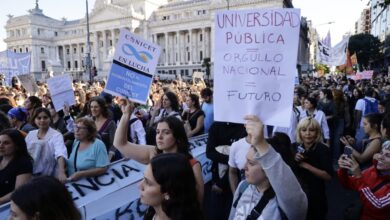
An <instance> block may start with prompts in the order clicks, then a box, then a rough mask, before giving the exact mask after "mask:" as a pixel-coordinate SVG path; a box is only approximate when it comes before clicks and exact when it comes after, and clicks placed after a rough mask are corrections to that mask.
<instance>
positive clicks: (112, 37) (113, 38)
mask: <svg viewBox="0 0 390 220" xmlns="http://www.w3.org/2000/svg"><path fill="white" fill-rule="evenodd" d="M111 40H112V47H113V48H115V29H112V30H111Z"/></svg>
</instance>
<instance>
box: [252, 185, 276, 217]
mask: <svg viewBox="0 0 390 220" xmlns="http://www.w3.org/2000/svg"><path fill="white" fill-rule="evenodd" d="M274 197H275V192H274V190H273V189H272V187H270V188H268V189H267V190H265V191H264V194H263V196H262V197H261V199H260V201H259V202H258V203H257V205H256V206H255V207H254V208H253V209H252V211H251V213H250V214H249V215H248V216H247V217H246V219H247V220H256V219H258V218H259V217H260V215H261V213H262V212H263V210H264V208H265V206H266V205H267V204H268V202H269V200H271V199H272V198H274Z"/></svg>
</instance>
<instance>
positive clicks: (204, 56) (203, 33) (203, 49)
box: [202, 28, 206, 59]
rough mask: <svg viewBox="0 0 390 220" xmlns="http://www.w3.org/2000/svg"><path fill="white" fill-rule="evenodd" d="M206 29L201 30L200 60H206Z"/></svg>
mask: <svg viewBox="0 0 390 220" xmlns="http://www.w3.org/2000/svg"><path fill="white" fill-rule="evenodd" d="M205 33H206V28H202V55H203V57H202V59H204V58H206V35H205Z"/></svg>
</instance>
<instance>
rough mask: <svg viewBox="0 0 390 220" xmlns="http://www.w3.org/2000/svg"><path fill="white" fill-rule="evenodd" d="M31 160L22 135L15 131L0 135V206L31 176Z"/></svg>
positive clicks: (11, 130)
mask: <svg viewBox="0 0 390 220" xmlns="http://www.w3.org/2000/svg"><path fill="white" fill-rule="evenodd" d="M32 169H33V165H32V159H31V157H30V155H29V154H28V151H27V146H26V142H25V140H24V137H23V135H22V134H21V133H20V132H19V131H18V130H16V129H6V130H4V131H2V132H1V133H0V205H1V204H3V203H6V202H9V201H10V198H11V194H12V192H13V191H14V190H15V189H16V188H18V187H19V186H21V185H23V184H25V183H27V182H28V181H29V180H30V178H31V176H32Z"/></svg>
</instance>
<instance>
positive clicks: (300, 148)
mask: <svg viewBox="0 0 390 220" xmlns="http://www.w3.org/2000/svg"><path fill="white" fill-rule="evenodd" d="M297 153H300V154H304V153H305V149H304V148H303V147H301V146H298V148H297Z"/></svg>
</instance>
